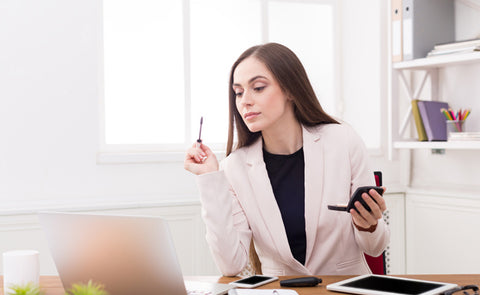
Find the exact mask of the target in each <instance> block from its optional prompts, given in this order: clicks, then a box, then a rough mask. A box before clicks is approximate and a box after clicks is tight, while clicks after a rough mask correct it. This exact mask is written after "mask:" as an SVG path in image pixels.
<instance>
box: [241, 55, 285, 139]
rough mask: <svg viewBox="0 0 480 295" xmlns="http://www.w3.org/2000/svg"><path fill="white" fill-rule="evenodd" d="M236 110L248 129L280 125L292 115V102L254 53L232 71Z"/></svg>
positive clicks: (262, 129)
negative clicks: (253, 55)
mask: <svg viewBox="0 0 480 295" xmlns="http://www.w3.org/2000/svg"><path fill="white" fill-rule="evenodd" d="M232 87H233V91H234V92H235V96H236V105H237V110H238V112H239V113H240V115H241V116H242V118H243V121H244V122H245V124H246V125H247V127H248V129H249V130H250V131H251V132H258V131H267V130H269V129H276V128H281V126H282V124H285V123H286V122H288V121H289V120H282V119H284V118H285V117H286V116H291V115H292V114H293V110H292V107H291V103H290V101H289V100H288V98H287V97H286V95H285V94H284V93H283V91H282V89H281V88H280V85H279V84H278V82H277V81H276V80H275V79H274V77H273V75H272V74H271V73H270V71H269V70H268V69H267V68H266V66H265V65H264V64H263V63H262V62H260V61H259V60H258V59H256V58H255V57H248V58H246V59H245V60H243V61H242V62H241V63H240V64H239V65H238V66H237V68H236V69H235V72H234V73H233V85H232Z"/></svg>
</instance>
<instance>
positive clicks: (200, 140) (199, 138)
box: [197, 116, 203, 148]
mask: <svg viewBox="0 0 480 295" xmlns="http://www.w3.org/2000/svg"><path fill="white" fill-rule="evenodd" d="M202 125H203V116H202V117H200V131H199V132H198V139H197V148H199V147H200V145H201V144H202Z"/></svg>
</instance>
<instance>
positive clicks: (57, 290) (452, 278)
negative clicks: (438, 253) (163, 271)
mask: <svg viewBox="0 0 480 295" xmlns="http://www.w3.org/2000/svg"><path fill="white" fill-rule="evenodd" d="M320 277H321V278H322V280H323V282H322V283H321V284H319V285H318V286H317V287H304V288H296V289H295V290H296V291H297V292H298V294H299V295H313V294H315V295H322V294H341V293H337V292H330V291H327V289H326V286H327V285H328V284H331V283H334V282H338V281H341V280H345V279H347V278H349V277H351V276H320ZM401 277H406V278H414V279H420V280H429V281H438V282H446V283H454V284H458V285H469V284H475V285H480V274H472V275H402V276H401ZM290 278H294V277H281V278H280V279H281V280H284V279H290ZM186 279H187V280H192V281H193V280H197V281H207V282H219V283H228V282H231V281H233V280H235V279H237V278H234V277H214V276H213V277H212V276H189V277H186ZM40 285H41V286H42V289H43V290H44V291H45V295H64V294H65V292H64V290H63V287H62V283H61V281H60V279H59V278H58V277H57V276H42V277H40ZM281 288H282V287H280V282H279V281H276V282H272V283H270V284H267V285H264V286H262V287H260V289H281ZM287 289H292V288H287ZM0 291H1V292H0V295H3V277H0ZM112 295H114V294H112ZM132 295H134V294H132Z"/></svg>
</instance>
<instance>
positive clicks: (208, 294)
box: [187, 290, 214, 295]
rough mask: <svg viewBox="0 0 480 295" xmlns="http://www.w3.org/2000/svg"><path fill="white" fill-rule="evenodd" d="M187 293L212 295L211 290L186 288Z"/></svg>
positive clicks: (188, 294)
mask: <svg viewBox="0 0 480 295" xmlns="http://www.w3.org/2000/svg"><path fill="white" fill-rule="evenodd" d="M187 295H214V294H213V293H212V292H211V291H205V290H187Z"/></svg>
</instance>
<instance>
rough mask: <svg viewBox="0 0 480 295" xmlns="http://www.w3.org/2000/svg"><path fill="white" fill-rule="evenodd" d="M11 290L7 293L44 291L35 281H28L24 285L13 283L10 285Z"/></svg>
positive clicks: (34, 294) (27, 294)
mask: <svg viewBox="0 0 480 295" xmlns="http://www.w3.org/2000/svg"><path fill="white" fill-rule="evenodd" d="M9 288H10V290H11V291H8V292H7V293H6V294H7V295H42V294H43V291H42V290H40V286H38V285H37V284H34V283H27V284H24V285H11V286H9Z"/></svg>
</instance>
